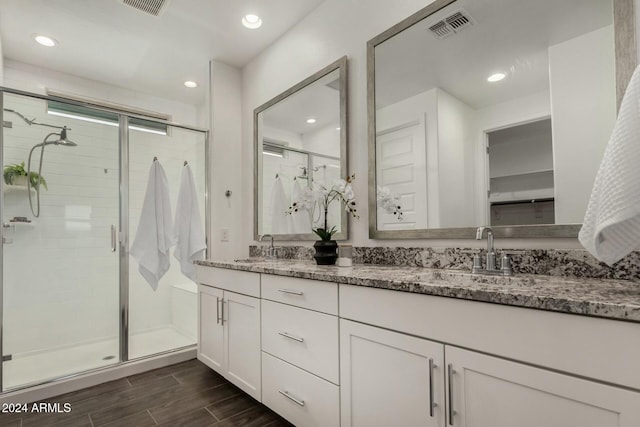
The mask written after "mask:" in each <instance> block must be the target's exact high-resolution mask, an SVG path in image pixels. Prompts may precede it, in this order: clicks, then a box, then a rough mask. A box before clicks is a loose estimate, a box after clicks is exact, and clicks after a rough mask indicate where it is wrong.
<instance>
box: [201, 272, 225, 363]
mask: <svg viewBox="0 0 640 427" xmlns="http://www.w3.org/2000/svg"><path fill="white" fill-rule="evenodd" d="M223 296H224V295H223V291H221V290H220V289H217V288H212V287H211V286H204V285H198V319H199V320H198V360H200V361H201V362H202V363H204V364H205V365H207V366H208V367H210V368H211V369H213V370H215V371H217V372H219V373H220V374H223V375H224V369H225V368H224V328H223V325H222V301H223Z"/></svg>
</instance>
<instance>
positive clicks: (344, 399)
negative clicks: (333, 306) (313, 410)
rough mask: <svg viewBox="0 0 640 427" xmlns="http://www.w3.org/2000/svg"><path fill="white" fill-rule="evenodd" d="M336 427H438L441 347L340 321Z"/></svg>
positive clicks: (442, 404) (441, 403)
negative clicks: (338, 393) (338, 404)
mask: <svg viewBox="0 0 640 427" xmlns="http://www.w3.org/2000/svg"><path fill="white" fill-rule="evenodd" d="M340 384H341V391H340V395H341V397H340V398H341V402H340V403H341V405H340V407H341V415H340V420H341V426H342V427H375V426H380V427H388V426H403V427H411V426H420V427H424V426H427V427H429V426H439V427H441V426H443V425H444V419H445V418H444V409H445V399H444V346H443V345H442V344H438V343H434V342H432V341H428V340H424V339H420V338H415V337H412V336H409V335H404V334H401V333H398V332H391V331H388V330H385V329H380V328H375V327H373V326H368V325H363V324H360V323H355V322H351V321H348V320H340Z"/></svg>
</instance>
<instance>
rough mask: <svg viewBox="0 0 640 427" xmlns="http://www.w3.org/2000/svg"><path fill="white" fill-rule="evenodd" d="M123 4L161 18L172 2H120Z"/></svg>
mask: <svg viewBox="0 0 640 427" xmlns="http://www.w3.org/2000/svg"><path fill="white" fill-rule="evenodd" d="M120 1H121V2H122V4H124V5H126V6H130V7H132V8H134V9H137V10H139V11H140V12H144V13H146V14H149V15H152V16H160V15H162V13H163V12H164V11H165V10H166V8H167V5H168V4H169V1H170V0H120Z"/></svg>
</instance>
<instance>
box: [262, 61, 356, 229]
mask: <svg viewBox="0 0 640 427" xmlns="http://www.w3.org/2000/svg"><path fill="white" fill-rule="evenodd" d="M345 77H346V58H342V59H341V60H339V61H337V62H336V63H334V64H331V65H330V66H328V67H326V68H325V69H323V70H321V71H319V72H318V73H316V74H315V75H313V76H311V77H309V78H308V79H306V80H305V81H303V82H301V83H299V84H298V85H296V86H294V87H292V88H291V89H289V90H288V91H286V92H284V93H283V94H281V95H279V96H278V97H276V98H274V99H273V100H271V101H269V102H268V103H266V104H265V105H263V106H261V107H259V108H257V109H256V110H255V114H254V126H255V129H254V135H255V147H256V162H257V164H256V186H255V188H256V200H255V201H256V203H255V206H256V212H255V234H256V238H258V237H259V236H262V235H265V234H269V235H273V236H274V238H275V239H276V240H316V239H317V236H315V235H314V234H312V228H317V227H322V226H323V224H324V212H322V211H320V210H319V209H311V210H308V211H306V210H298V211H297V212H296V211H294V212H290V211H291V209H290V208H291V206H292V204H293V202H295V201H300V200H301V199H302V198H303V197H302V196H303V193H304V192H305V191H308V190H309V189H311V188H318V187H319V186H324V187H326V188H330V187H331V186H332V185H333V184H334V183H335V181H336V180H338V179H339V178H341V177H342V176H343V175H345V174H346V123H345V121H346V112H345V110H344V109H345V107H346V92H345V91H346V88H345V87H344V86H345V83H346V79H345ZM327 223H328V224H329V225H330V226H333V225H335V226H336V229H337V231H338V233H337V235H336V238H338V239H340V238H346V216H345V215H344V213H343V212H342V210H341V209H340V205H339V204H337V203H334V204H332V205H330V207H329V212H328V214H327Z"/></svg>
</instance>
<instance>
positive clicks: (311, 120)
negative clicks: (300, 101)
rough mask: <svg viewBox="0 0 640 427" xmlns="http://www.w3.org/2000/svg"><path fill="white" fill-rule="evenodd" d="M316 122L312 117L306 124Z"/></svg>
mask: <svg viewBox="0 0 640 427" xmlns="http://www.w3.org/2000/svg"><path fill="white" fill-rule="evenodd" d="M315 122H316V119H314V118H313V117H312V118H310V119H307V123H309V124H310V125H312V124H314V123H315Z"/></svg>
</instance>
